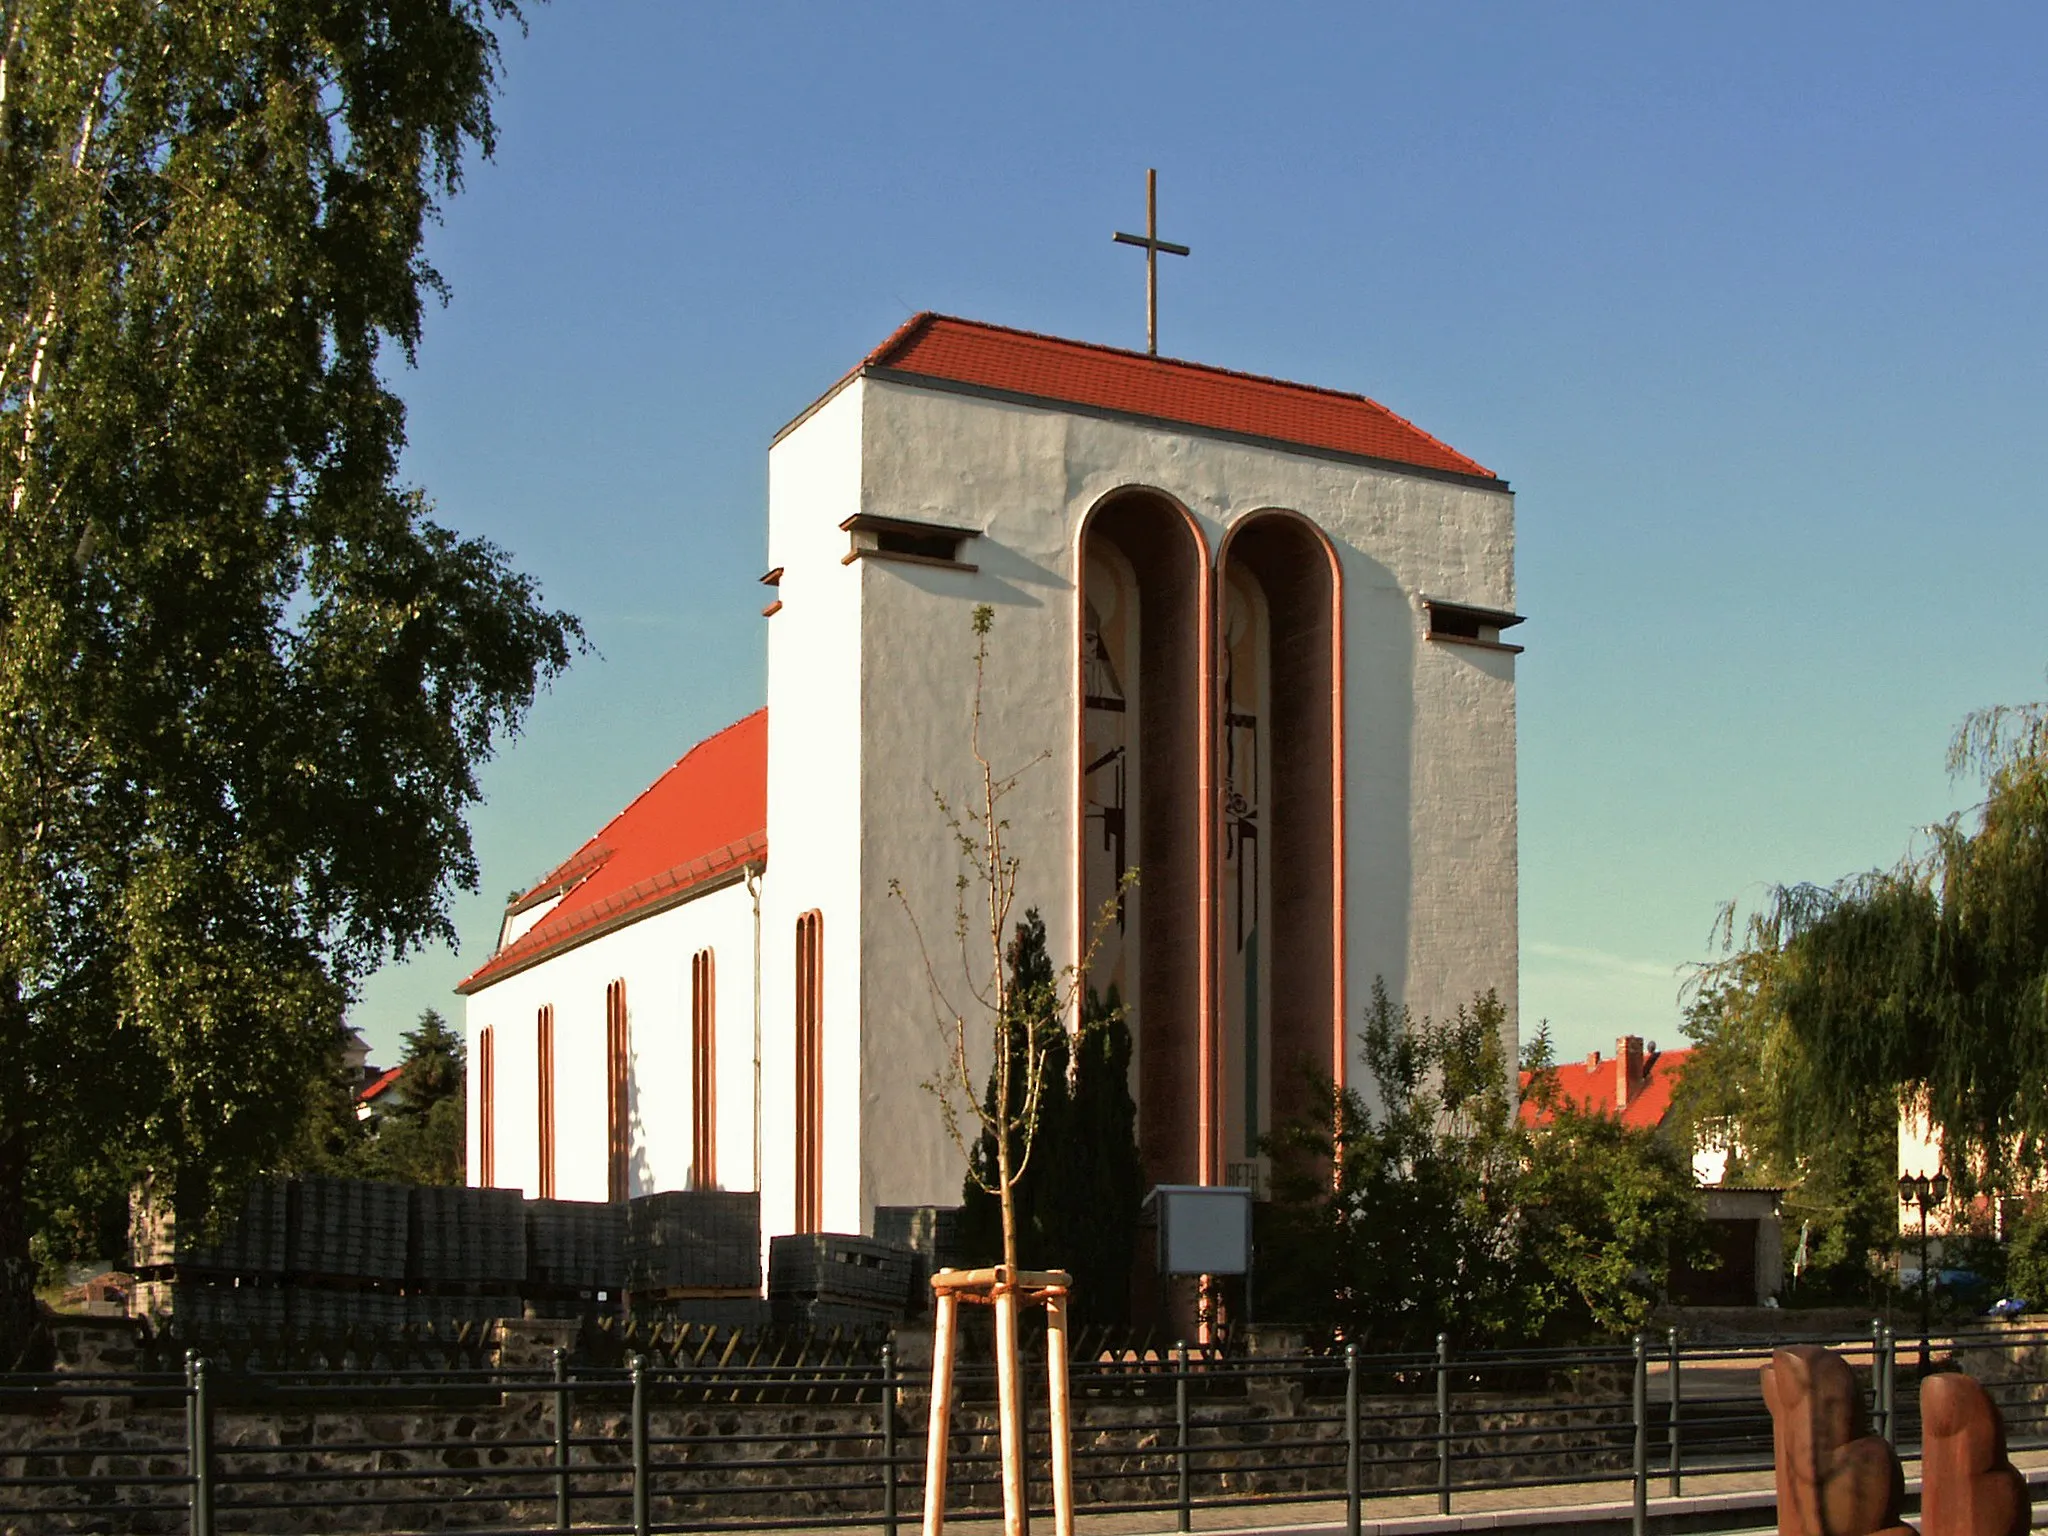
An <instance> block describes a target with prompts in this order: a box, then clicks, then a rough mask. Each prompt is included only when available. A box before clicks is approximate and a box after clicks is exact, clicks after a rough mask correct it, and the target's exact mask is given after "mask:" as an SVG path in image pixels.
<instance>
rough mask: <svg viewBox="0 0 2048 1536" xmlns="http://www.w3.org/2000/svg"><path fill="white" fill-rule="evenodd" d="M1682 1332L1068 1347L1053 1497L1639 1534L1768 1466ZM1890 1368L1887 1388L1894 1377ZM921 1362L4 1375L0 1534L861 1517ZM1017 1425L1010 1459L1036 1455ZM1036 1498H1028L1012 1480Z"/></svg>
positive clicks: (1732, 1396) (2012, 1415) (2026, 1347)
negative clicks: (1396, 1347) (1556, 1515)
mask: <svg viewBox="0 0 2048 1536" xmlns="http://www.w3.org/2000/svg"><path fill="white" fill-rule="evenodd" d="M1783 1342H1788V1340H1783V1339H1781V1340H1770V1341H1766V1340H1757V1341H1753V1342H1743V1343H1731V1344H1685V1343H1681V1341H1679V1340H1678V1339H1677V1337H1676V1336H1675V1335H1674V1336H1670V1337H1667V1338H1659V1339H1654V1340H1653V1339H1649V1338H1641V1337H1639V1338H1638V1339H1636V1340H1635V1341H1634V1342H1633V1344H1632V1345H1628V1344H1624V1345H1620V1346H1618V1347H1610V1348H1594V1349H1577V1350H1516V1351H1494V1352H1487V1353H1483V1354H1469V1355H1461V1354H1457V1353H1454V1352H1453V1351H1452V1350H1451V1349H1450V1348H1449V1347H1448V1346H1447V1345H1444V1344H1442V1343H1441V1342H1440V1343H1439V1347H1438V1348H1437V1350H1436V1351H1435V1352H1433V1353H1426V1354H1412V1355H1366V1354H1362V1353H1360V1352H1358V1351H1357V1350H1355V1349H1353V1350H1347V1351H1345V1352H1343V1353H1339V1354H1322V1355H1289V1356H1275V1357H1219V1356H1217V1355H1214V1354H1212V1353H1207V1352H1203V1351H1199V1350H1186V1351H1183V1350H1179V1349H1174V1348H1169V1349H1165V1350H1148V1351H1142V1352H1140V1351H1126V1352H1124V1353H1122V1354H1121V1355H1117V1356H1112V1355H1111V1354H1110V1353H1108V1352H1104V1353H1102V1354H1100V1355H1098V1356H1097V1357H1095V1358H1082V1359H1078V1360H1076V1361H1074V1362H1073V1364H1072V1367H1071V1381H1072V1390H1073V1399H1074V1408H1075V1414H1076V1432H1075V1445H1074V1467H1075V1480H1076V1485H1077V1488H1076V1491H1077V1503H1078V1505H1079V1507H1080V1508H1082V1509H1083V1510H1084V1511H1086V1510H1154V1511H1167V1512H1173V1513H1174V1514H1176V1515H1177V1524H1178V1527H1179V1529H1181V1530H1188V1529H1190V1528H1191V1525H1192V1517H1193V1514H1194V1512H1195V1511H1196V1510H1198V1509H1205V1508H1218V1507H1224V1506H1230V1505H1240V1504H1252V1503H1258V1504H1272V1503H1276V1502H1284V1501H1290V1500H1292V1501H1310V1500H1314V1501H1331V1500H1341V1501H1343V1507H1344V1508H1345V1510H1346V1511H1347V1512H1348V1515H1349V1519H1350V1523H1351V1525H1352V1528H1353V1529H1354V1530H1356V1529H1357V1528H1358V1526H1359V1523H1360V1521H1361V1518H1362V1516H1361V1511H1362V1509H1363V1508H1364V1507H1365V1506H1366V1504H1367V1502H1368V1501H1369V1500H1374V1499H1378V1498H1382V1497H1388V1496H1396V1495H1408V1496H1417V1495H1419V1496H1421V1497H1422V1498H1423V1499H1424V1500H1426V1501H1428V1502H1427V1503H1426V1504H1425V1505H1424V1507H1425V1508H1434V1509H1436V1510H1438V1511H1440V1512H1443V1513H1449V1512H1451V1511H1452V1510H1453V1509H1454V1508H1455V1507H1456V1503H1457V1500H1458V1498H1459V1496H1460V1495H1461V1494H1466V1493H1471V1492H1475V1491H1478V1490H1482V1489H1488V1490H1499V1489H1514V1488H1521V1487H1532V1486H1537V1485H1558V1484H1572V1483H1595V1482H1601V1483H1609V1484H1620V1485H1621V1486H1622V1487H1624V1488H1626V1489H1629V1490H1632V1493H1633V1499H1634V1512H1635V1525H1636V1528H1637V1530H1638V1531H1639V1532H1640V1531H1641V1530H1643V1529H1644V1528H1645V1526H1646V1524H1647V1520H1648V1518H1649V1516H1650V1515H1651V1514H1652V1513H1653V1512H1654V1509H1655V1506H1656V1502H1657V1501H1658V1500H1660V1499H1664V1498H1670V1497H1677V1496H1680V1495H1681V1494H1682V1493H1683V1492H1684V1490H1685V1488H1686V1481H1687V1479H1688V1478H1694V1477H1698V1476H1701V1475H1703V1474H1709V1473H1724V1472H1743V1471H1750V1472H1755V1471H1766V1470H1768V1469H1769V1468H1770V1466H1771V1464H1772V1458H1771V1431H1770V1421H1769V1417H1768V1414H1767V1413H1766V1411H1765V1409H1764V1407H1763V1404H1762V1401H1761V1398H1760V1396H1759V1394H1758V1392H1757V1390H1756V1385H1755V1369H1756V1367H1757V1365H1758V1364H1759V1363H1761V1362H1762V1361H1763V1360H1764V1359H1767V1358H1768V1356H1769V1352H1770V1350H1771V1348H1772V1347H1774V1345H1775V1344H1778V1343H1783ZM1807 1342H1821V1343H1828V1344H1831V1345H1833V1346H1835V1347H1837V1348H1838V1349H1840V1350H1841V1351H1842V1352H1843V1353H1844V1354H1845V1355H1846V1356H1847V1357H1848V1359H1849V1361H1850V1363H1851V1365H1852V1366H1854V1367H1855V1368H1857V1369H1858V1370H1859V1371H1860V1372H1862V1373H1863V1375H1864V1379H1865V1380H1866V1383H1867V1391H1868V1402H1869V1405H1870V1409H1871V1413H1872V1422H1873V1425H1874V1427H1875V1429H1876V1430H1877V1432H1879V1433H1881V1434H1884V1435H1885V1436H1886V1437H1887V1438H1889V1439H1891V1440H1892V1441H1893V1442H1894V1443H1895V1444H1896V1445H1898V1446H1899V1448H1900V1450H1901V1452H1902V1453H1904V1454H1907V1455H1909V1456H1910V1455H1911V1454H1912V1452H1913V1450H1914V1449H1915V1448H1916V1446H1917V1442H1918V1432H1919V1425H1918V1413H1917V1405H1916V1397H1917V1394H1916V1393H1914V1392H1912V1391H1910V1390H1907V1387H1908V1385H1909V1384H1910V1383H1911V1381H1912V1380H1914V1379H1915V1377H1916V1375H1917V1364H1916V1361H1915V1359H1914V1358H1912V1356H1913V1351H1912V1350H1911V1349H1910V1347H1909V1348H1908V1349H1907V1350H1906V1351H1905V1353H1906V1354H1907V1356H1908V1358H1907V1359H1905V1360H1904V1361H1902V1360H1901V1359H1900V1355H1901V1349H1900V1346H1899V1344H1898V1342H1897V1341H1896V1340H1894V1339H1893V1337H1892V1336H1891V1334H1890V1332H1889V1331H1888V1330H1886V1329H1884V1328H1882V1327H1880V1326H1877V1325H1873V1328H1872V1331H1871V1332H1870V1333H1869V1334H1866V1335H1860V1336H1858V1337H1856V1338H1853V1339H1846V1340H1845V1339H1841V1338H1830V1339H1814V1340H1808V1341H1807ZM1937 1353H1938V1354H1939V1356H1940V1357H1941V1360H1940V1362H1938V1363H1943V1364H1945V1363H1947V1362H1950V1361H1953V1362H1954V1363H1955V1364H1958V1365H1961V1366H1962V1367H1963V1368H1964V1369H1967V1370H1970V1371H1971V1372H1972V1373H1973V1374H1975V1375H1977V1376H1978V1377H1979V1379H1980V1380H1983V1381H1985V1383H1986V1385H1987V1387H1988V1388H1989V1389H1990V1391H1991V1392H1992V1395H1993V1396H1994V1398H1996V1399H1997V1400H1998V1401H1999V1402H2000V1404H2001V1406H2002V1407H2003V1408H2004V1411H2005V1414H2006V1420H2007V1425H2008V1429H2009V1432H2010V1435H2011V1440H2012V1443H2013V1444H2014V1445H2016V1446H2018V1445H2029V1444H2036V1445H2037V1444H2043V1443H2048V1416H2044V1408H2043V1403H2044V1401H2048V1371H2044V1361H2048V1330H2041V1331H2026V1330H2000V1331H1998V1332H1996V1333H1990V1332H1987V1333H1985V1334H1982V1335H1976V1334H1970V1335H1958V1336H1956V1337H1954V1338H1945V1339H1943V1340H1941V1341H1940V1346H1939V1349H1938V1351H1937ZM1902 1375H1903V1376H1904V1377H1905V1381H1904V1382H1902V1381H1901V1379H1900V1378H1901V1376H1902ZM928 1385H929V1374H928V1372H925V1371H921V1370H905V1369H901V1368H899V1367H898V1365H897V1363H896V1361H895V1359H894V1357H893V1354H892V1353H891V1352H890V1351H888V1350H886V1349H885V1350H883V1351H881V1352H880V1354H879V1357H878V1358H877V1357H870V1358H867V1359H861V1360H855V1361H851V1362H849V1363H842V1364H824V1365H821V1364H817V1363H815V1362H810V1363H799V1364H795V1365H788V1364H758V1363H756V1364H736V1363H734V1360H733V1357H732V1356H731V1354H729V1353H728V1354H725V1355H718V1354H716V1353H715V1352H714V1353H713V1354H710V1355H699V1356H698V1357H695V1358H693V1359H684V1360H682V1361H680V1362H676V1363H669V1364H662V1363H658V1362H656V1361H652V1360H648V1359H644V1358H643V1359H636V1360H634V1361H633V1362H631V1363H630V1364H629V1365H627V1366H626V1367H624V1368H604V1367H587V1366H576V1365H572V1364H571V1362H570V1360H569V1359H568V1357H567V1356H565V1355H563V1354H560V1353H557V1354H556V1356H555V1357H554V1360H553V1365H552V1368H551V1369H547V1368H543V1369H539V1370H510V1369H485V1368H478V1369H440V1370H388V1371H376V1372H366V1371H360V1370H358V1371H297V1372H266V1371H250V1370H243V1371H224V1370H221V1369H219V1368H217V1367H215V1366H214V1365H212V1364H211V1363H209V1362H208V1361H207V1360H205V1359H202V1358H199V1357H198V1356H196V1355H195V1356H194V1357H193V1358H191V1359H190V1360H189V1361H188V1362H187V1365H186V1369H185V1370H184V1371H183V1372H182V1373H175V1372H154V1373H128V1374H119V1375H86V1374H65V1375H49V1376H11V1377H0V1525H4V1528H5V1529H8V1530H24V1531H28V1530H33V1531H37V1532H45V1531H67V1530H79V1531H87V1530H90V1531H109V1532H119V1531H135V1532H180V1533H184V1532H190V1533H192V1536H215V1533H216V1532H229V1531H245V1530H261V1531H279V1532H295V1531H344V1530H360V1531H379V1532H399V1531H417V1530H429V1529H431V1530H458V1529H459V1530H465V1531H471V1532H476V1533H479V1536H482V1533H487V1532H499V1531H502V1532H507V1533H510V1532H521V1533H527V1532H534V1531H550V1530H551V1531H576V1532H581V1533H586V1536H589V1533H598V1532H619V1533H626V1532H632V1533H651V1532H657V1531H710V1530H719V1529H750V1530H757V1529H764V1528H771V1527H778V1526H781V1527H790V1526H809V1527H816V1526H862V1527H867V1528H870V1529H873V1528H879V1529H880V1530H882V1531H884V1532H887V1533H890V1536H895V1533H897V1532H898V1531H899V1529H900V1528H901V1526H903V1525H904V1524H906V1523H909V1522H911V1521H913V1520H914V1519H915V1517H916V1515H917V1513H918V1506H919V1500H920V1494H921V1487H922V1470H923V1464H924V1456H925V1446H924V1439H923V1428H922V1426H923V1417H924V1395H925V1393H926V1391H927V1389H928ZM960 1390H961V1393H962V1397H963V1403H964V1407H963V1409H962V1410H961V1411H959V1412H958V1413H956V1418H955V1440H954V1445H953V1453H954V1456H953V1466H954V1469H955V1470H954V1474H953V1485H952V1486H953V1492H952V1495H951V1498H950V1500H949V1508H950V1509H952V1510H957V1511H958V1512H960V1513H963V1514H966V1513H975V1512H987V1511H989V1510H991V1509H992V1508H994V1507H995V1505H996V1504H997V1502H998V1500H999V1497H1000V1490H999V1482H998V1471H997V1454H998V1453H997V1448H996V1444H995V1414H994V1411H993V1394H994V1382H993V1373H992V1371H990V1370H989V1369H987V1368H986V1367H985V1366H979V1365H967V1366H964V1367H963V1371H962V1374H961V1379H960ZM1043 1433H1044V1428H1043V1424H1042V1423H1040V1422H1034V1425H1033V1439H1034V1441H1035V1442H1036V1443H1035V1444H1034V1446H1033V1451H1034V1456H1033V1460H1034V1464H1035V1465H1036V1466H1039V1467H1043V1465H1044V1463H1045V1446H1044V1444H1043V1438H1042V1437H1043ZM1034 1497H1035V1498H1043V1499H1044V1500H1045V1501H1046V1502H1047V1503H1049V1501H1050V1500H1049V1489H1047V1488H1045V1487H1044V1486H1043V1483H1042V1482H1040V1483H1038V1484H1034Z"/></svg>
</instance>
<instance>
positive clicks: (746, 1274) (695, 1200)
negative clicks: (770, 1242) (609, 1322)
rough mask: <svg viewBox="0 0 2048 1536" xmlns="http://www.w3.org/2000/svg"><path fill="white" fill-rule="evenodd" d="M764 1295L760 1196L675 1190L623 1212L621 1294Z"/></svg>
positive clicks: (640, 1201) (636, 1202)
mask: <svg viewBox="0 0 2048 1536" xmlns="http://www.w3.org/2000/svg"><path fill="white" fill-rule="evenodd" d="M676 1291H699V1292H703V1291H717V1292H724V1293H726V1294H728V1295H742V1296H747V1295H751V1296H758V1295H760V1294H761V1197H760V1196H759V1195H757V1194H754V1193H753V1192H751V1191H730V1190H715V1189H703V1190H700V1189H677V1190H670V1191H668V1192H666V1193H663V1194H659V1195H642V1196H641V1197H640V1198H639V1199H637V1200H634V1201H631V1202H629V1203H628V1204H627V1206H626V1294H627V1295H628V1296H629V1297H635V1298H637V1297H641V1296H646V1297H649V1298H651V1299H654V1298H661V1297H663V1296H664V1295H665V1294H670V1293H674V1292H676Z"/></svg>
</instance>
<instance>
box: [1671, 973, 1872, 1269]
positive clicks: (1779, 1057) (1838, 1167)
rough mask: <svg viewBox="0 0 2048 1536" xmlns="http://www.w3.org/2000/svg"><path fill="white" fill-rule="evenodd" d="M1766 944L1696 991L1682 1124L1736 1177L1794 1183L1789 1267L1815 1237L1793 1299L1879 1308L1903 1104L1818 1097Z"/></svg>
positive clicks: (1788, 1196)
mask: <svg viewBox="0 0 2048 1536" xmlns="http://www.w3.org/2000/svg"><path fill="white" fill-rule="evenodd" d="M1759 940H1760V942H1759V944H1758V945H1757V947H1755V948H1753V949H1751V950H1750V951H1747V952H1746V953H1745V955H1744V956H1742V957H1738V958H1735V959H1731V961H1730V963H1729V964H1728V965H1726V966H1724V967H1722V968H1720V969H1719V970H1718V971H1717V973H1716V975H1715V977H1714V979H1712V980H1710V981H1709V982H1707V983H1706V984H1704V985H1702V986H1700V987H1699V988H1698V989H1697V990H1696V991H1695V993H1694V995H1693V997H1692V1000H1691V1002H1690V1004H1689V1006H1688V1008H1687V1010H1686V1020H1685V1025H1684V1029H1685V1033H1686V1035H1687V1037H1688V1038H1689V1039H1690V1040H1691V1041H1692V1045H1693V1049H1692V1054H1691V1056H1690V1058H1689V1059H1688V1061H1687V1065H1686V1070H1685V1072H1684V1074H1683V1075H1682V1076H1681V1077H1680V1079H1679V1083H1678V1090H1677V1093H1676V1095H1675V1096H1674V1099H1673V1113H1672V1120H1673V1124H1674V1125H1675V1126H1676V1127H1678V1129H1679V1131H1680V1134H1681V1136H1682V1137H1683V1138H1684V1139H1685V1140H1686V1141H1688V1142H1690V1143H1692V1144H1694V1145H1714V1146H1722V1147H1726V1148H1727V1149H1728V1151H1729V1160H1728V1170H1727V1173H1726V1175H1725V1178H1726V1182H1728V1183H1731V1184H1761V1185H1769V1186H1773V1187H1776V1188H1781V1189H1783V1190H1785V1191H1786V1193H1785V1198H1784V1201H1783V1204H1782V1206H1781V1207H1780V1210H1781V1215H1782V1219H1783V1222H1784V1226H1785V1233H1786V1239H1787V1240H1786V1251H1785V1260H1786V1263H1787V1265H1788V1267H1789V1266H1790V1265H1792V1264H1793V1262H1794V1260H1795V1258H1796V1257H1797V1254H1798V1241H1799V1234H1801V1233H1804V1234H1805V1237H1806V1257H1805V1262H1804V1264H1803V1266H1801V1269H1800V1273H1799V1275H1798V1277H1797V1279H1796V1281H1795V1282H1794V1283H1793V1284H1792V1286H1791V1288H1790V1289H1789V1290H1788V1292H1787V1297H1788V1299H1789V1300H1791V1301H1794V1302H1801V1301H1804V1302H1813V1303H1824V1302H1842V1303H1850V1302H1854V1303H1863V1304H1869V1305H1878V1304H1881V1303H1882V1302H1883V1300H1884V1298H1885V1295H1886V1294H1887V1292H1888V1291H1889V1288H1890V1284H1891V1281H1890V1278H1889V1273H1888V1266H1887V1263H1886V1260H1887V1259H1888V1256H1889V1254H1890V1250H1891V1245H1892V1241H1893V1237H1894V1235H1895V1232H1896V1222H1897V1203H1898V1201H1897V1195H1896V1193H1895V1192H1894V1189H1893V1182H1894V1179H1895V1176H1896V1173H1897V1168H1896V1158H1897V1148H1898V1108H1897V1103H1896V1100H1895V1099H1894V1097H1893V1096H1892V1094H1890V1093H1889V1092H1886V1091H1884V1090H1882V1089H1869V1090H1865V1091H1864V1092H1863V1093H1861V1094H1859V1095H1856V1096H1855V1097H1853V1098H1852V1099H1850V1100H1848V1101H1847V1102H1846V1103H1840V1104H1836V1105H1834V1106H1831V1107H1823V1106H1822V1105H1821V1104H1818V1103H1816V1098H1815V1095H1814V1094H1813V1092H1812V1090H1811V1087H1810V1083H1811V1076H1812V1071H1811V1067H1810V1064H1809V1063H1808V1061H1807V1059H1806V1056H1805V1050H1804V1047H1803V1046H1802V1044H1801V1043H1800V1041H1799V1040H1798V1039H1797V1037H1796V1036H1794V1035H1792V1034H1791V1033H1790V1032H1789V1031H1787V1030H1786V1029H1784V1028H1783V1026H1782V1022H1781V1019H1780V1016H1779V1015H1778V1013H1777V1012H1776V990H1775V978H1776V974H1777V968H1776V963H1775V958H1776V951H1775V949H1774V948H1773V947H1771V945H1770V944H1769V943H1768V936H1767V935H1759Z"/></svg>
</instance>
